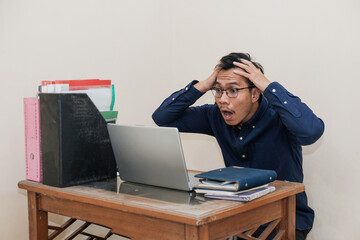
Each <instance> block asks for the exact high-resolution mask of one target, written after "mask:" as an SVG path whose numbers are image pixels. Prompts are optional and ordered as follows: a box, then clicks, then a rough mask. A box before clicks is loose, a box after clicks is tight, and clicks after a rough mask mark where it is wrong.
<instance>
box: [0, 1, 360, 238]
mask: <svg viewBox="0 0 360 240" xmlns="http://www.w3.org/2000/svg"><path fill="white" fill-rule="evenodd" d="M359 43H360V1H358V0H343V1H335V0H318V1H316V0H311V1H310V0H304V1H291V0H287V1H285V0H283V1H280V0H274V1H272V0H258V1H250V0H249V1H245V0H237V1H235V0H229V1H212V0H199V1H196V0H192V1H188V0H182V1H180V0H177V1H176V0H158V1H156V0H76V1H74V0H71V1H70V0H61V1H60V0H59V1H54V0H31V1H29V0H0V76H1V88H2V92H1V95H0V102H1V109H2V114H1V125H0V128H1V130H0V132H1V136H0V148H1V150H0V154H1V157H0V169H1V175H0V176H1V181H0V184H1V186H0V233H1V235H2V238H3V239H27V238H28V220H27V200H26V192H25V191H23V190H19V189H18V188H17V183H18V181H20V180H22V179H24V178H25V157H24V155H25V150H24V118H23V97H31V96H35V94H36V91H37V86H38V85H39V84H40V82H41V80H63V79H86V78H100V79H111V80H112V81H113V83H114V84H115V86H116V104H115V109H116V110H118V111H119V117H118V123H122V124H145V125H153V124H154V123H153V121H152V119H151V114H152V112H153V111H154V110H155V108H156V107H157V106H158V105H159V104H160V103H161V102H162V100H163V99H164V98H165V97H167V96H168V95H170V93H172V92H173V91H176V90H178V89H180V88H182V87H184V86H185V85H186V84H188V83H189V82H190V81H191V80H193V79H198V80H202V79H204V78H206V77H207V76H208V75H209V74H211V72H212V70H213V68H214V66H215V64H216V63H217V62H218V60H219V59H220V58H221V57H222V56H223V55H226V54H228V53H230V52H233V51H238V52H248V53H250V54H251V55H252V56H253V57H254V58H255V60H257V61H259V62H260V63H261V64H262V65H263V66H264V68H265V73H266V76H267V77H268V78H269V79H270V80H272V81H279V82H280V83H281V84H283V86H285V87H286V88H287V89H288V90H289V91H290V92H292V93H293V94H295V95H297V96H299V97H300V98H301V99H302V100H303V101H304V102H305V103H307V105H308V106H309V107H310V108H312V110H313V111H314V112H315V113H316V114H317V116H319V117H320V118H322V119H323V120H324V122H325V125H326V129H325V133H324V135H323V136H322V138H321V139H320V140H319V141H318V142H317V143H315V144H314V145H312V146H307V147H304V149H303V152H304V172H305V184H306V189H307V193H308V196H309V203H310V205H311V206H312V207H313V208H314V210H315V212H316V220H315V225H314V229H313V231H312V232H311V234H310V236H309V238H308V239H315V240H321V239H326V240H331V239H334V240H335V239H336V240H338V239H358V238H357V237H358V236H357V234H356V232H358V231H359V227H360V220H359V218H358V216H359V213H360V207H359V206H360V205H359V201H358V199H359V197H360V193H359V187H358V183H359V182H360V177H359V172H360V164H359V160H360V159H359V156H360V154H359V141H358V137H359V134H360V131H359V125H358V124H359V122H360V121H359V120H360V119H359V117H360V111H359V107H358V103H359V100H358V96H357V95H358V90H359V87H360V83H359V80H360V79H359V74H358V69H359V66H360V60H359V59H360V58H359V55H360V47H359ZM213 101H214V100H213V97H212V96H211V95H209V94H206V95H205V96H204V97H203V98H201V99H200V100H199V102H198V103H197V104H201V103H212V102H213ZM182 141H183V145H184V149H185V155H186V159H187V164H188V168H192V169H199V170H208V169H212V168H216V167H219V166H222V164H223V163H222V159H221V153H220V150H219V148H218V146H217V143H216V141H214V139H213V138H211V137H207V136H201V135H194V134H183V135H182ZM50 220H51V219H50Z"/></svg>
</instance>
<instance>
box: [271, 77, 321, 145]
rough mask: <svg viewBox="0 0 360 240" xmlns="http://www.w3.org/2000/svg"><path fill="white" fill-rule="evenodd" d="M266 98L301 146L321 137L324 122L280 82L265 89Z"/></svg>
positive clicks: (273, 83)
mask: <svg viewBox="0 0 360 240" xmlns="http://www.w3.org/2000/svg"><path fill="white" fill-rule="evenodd" d="M264 96H265V98H266V99H267V100H268V101H269V103H270V105H271V106H272V107H273V109H275V111H276V112H277V113H278V114H279V116H280V119H281V121H282V123H283V124H284V126H285V127H286V128H287V129H288V131H289V132H290V133H291V134H292V135H293V136H294V138H295V139H296V141H297V142H298V143H299V144H300V145H310V144H312V143H314V142H316V141H317V140H318V139H319V138H320V137H321V135H322V134H323V132H324V128H325V126H324V122H323V121H322V120H321V119H320V118H318V117H317V116H316V115H315V114H314V113H313V111H312V110H311V109H310V108H309V107H308V106H307V105H306V104H305V103H303V102H302V101H301V99H300V98H299V97H297V96H294V95H293V94H291V93H290V92H288V91H287V90H286V89H285V88H284V87H283V86H282V85H280V84H279V83H278V82H272V83H271V84H270V85H269V86H268V87H267V88H266V89H265V91H264Z"/></svg>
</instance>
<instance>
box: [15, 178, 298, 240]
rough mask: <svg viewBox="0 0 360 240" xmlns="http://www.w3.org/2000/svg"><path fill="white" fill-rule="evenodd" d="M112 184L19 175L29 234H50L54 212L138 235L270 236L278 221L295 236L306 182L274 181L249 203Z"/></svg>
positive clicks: (281, 231) (283, 235)
mask: <svg viewBox="0 0 360 240" xmlns="http://www.w3.org/2000/svg"><path fill="white" fill-rule="evenodd" d="M109 184H110V182H100V184H99V185H96V184H88V185H81V186H73V187H67V188H56V187H51V186H46V185H43V184H41V183H36V182H31V181H20V182H19V183H18V186H19V188H21V189H25V190H27V196H28V211H29V216H28V217H29V236H30V238H29V239H30V240H35V239H36V240H39V239H40V240H41V239H47V238H48V212H52V213H55V214H61V215H65V216H69V217H72V218H76V219H80V220H83V221H87V222H92V223H95V224H100V225H103V226H107V227H109V228H110V229H112V231H113V233H117V234H120V235H122V236H126V237H129V238H131V239H135V240H136V239H155V240H159V239H167V240H170V239H202V240H203V239H225V238H227V237H230V236H234V235H238V236H242V237H243V238H245V239H265V238H264V235H266V234H267V233H269V232H271V230H272V229H273V228H275V227H277V231H278V234H277V237H276V239H286V240H292V239H295V194H297V193H300V192H302V191H304V185H303V184H300V183H292V182H283V181H275V182H274V183H273V184H274V185H275V186H276V191H275V192H273V193H271V194H268V195H266V196H264V197H261V198H259V199H256V200H254V201H251V202H248V203H240V202H234V201H225V200H207V199H201V198H198V197H199V196H196V197H195V198H194V197H191V198H190V201H187V202H186V199H185V202H176V201H169V199H168V200H165V201H164V200H160V199H152V198H149V197H147V196H146V195H143V196H134V195H130V194H126V193H121V192H119V191H118V189H119V188H118V187H119V183H116V180H115V185H116V186H110V187H109V186H108V185H109ZM111 184H113V183H111ZM170 191H172V190H170ZM158 195H163V194H158ZM163 196H168V195H163ZM170 200H171V199H170ZM175 200H180V199H179V198H176V199H175ZM268 222H272V223H271V224H269V226H270V228H271V229H270V228H269V227H268V229H267V230H266V231H265V232H264V235H263V236H260V237H259V238H250V237H249V236H250V235H251V234H252V233H253V232H254V231H255V230H256V229H257V227H258V226H260V225H261V224H265V223H268Z"/></svg>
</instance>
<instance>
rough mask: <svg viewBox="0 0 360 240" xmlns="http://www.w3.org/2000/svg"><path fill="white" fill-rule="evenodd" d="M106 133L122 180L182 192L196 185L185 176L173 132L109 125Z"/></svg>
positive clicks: (184, 165) (180, 152)
mask: <svg viewBox="0 0 360 240" xmlns="http://www.w3.org/2000/svg"><path fill="white" fill-rule="evenodd" d="M108 131H109V136H110V141H111V145H112V148H113V151H114V156H115V160H116V164H117V168H118V171H119V174H120V178H121V179H122V180H124V181H128V182H134V183H142V184H147V185H153V186H158V187H166V188H171V189H178V190H184V191H191V190H192V188H193V187H194V186H195V185H197V184H199V179H198V178H195V177H194V175H195V174H192V173H188V172H187V168H186V163H185V159H184V154H183V150H182V145H181V141H180V136H179V131H178V129H177V128H172V127H154V126H128V125H118V124H111V123H109V124H108Z"/></svg>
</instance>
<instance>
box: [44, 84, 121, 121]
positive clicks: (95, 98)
mask: <svg viewBox="0 0 360 240" xmlns="http://www.w3.org/2000/svg"><path fill="white" fill-rule="evenodd" d="M39 91H40V92H41V93H86V94H87V95H88V96H89V98H90V99H91V101H92V102H93V103H94V104H95V106H96V107H97V109H98V110H99V111H100V113H101V115H102V116H103V117H104V118H105V120H106V121H107V122H108V123H109V122H110V123H115V121H116V118H117V114H118V112H117V111H113V108H114V103H115V90H114V85H112V84H111V80H100V79H82V80H56V81H42V82H41V86H40V87H39Z"/></svg>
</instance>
